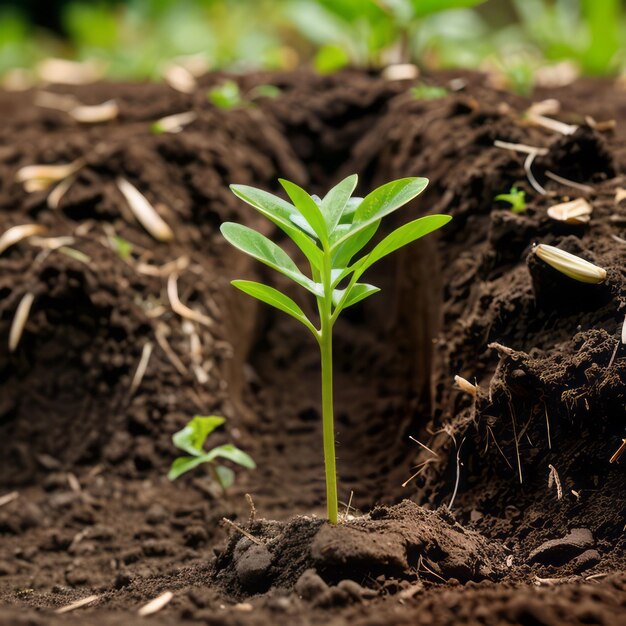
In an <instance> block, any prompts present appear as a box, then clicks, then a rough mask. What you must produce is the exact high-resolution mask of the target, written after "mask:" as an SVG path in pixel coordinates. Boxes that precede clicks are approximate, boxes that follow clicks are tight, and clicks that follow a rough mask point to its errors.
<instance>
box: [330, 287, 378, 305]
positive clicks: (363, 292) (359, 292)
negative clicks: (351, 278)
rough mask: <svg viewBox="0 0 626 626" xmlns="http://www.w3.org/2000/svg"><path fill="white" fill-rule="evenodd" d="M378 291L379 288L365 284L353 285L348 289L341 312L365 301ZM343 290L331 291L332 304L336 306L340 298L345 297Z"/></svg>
mask: <svg viewBox="0 0 626 626" xmlns="http://www.w3.org/2000/svg"><path fill="white" fill-rule="evenodd" d="M379 291H380V288H378V287H374V285H368V284H366V283H354V285H352V287H350V291H349V292H348V295H347V297H346V299H345V300H344V302H343V304H342V305H341V310H342V311H343V309H347V308H348V307H349V306H352V305H353V304H356V303H357V302H360V301H361V300H365V298H367V297H369V296H371V295H373V294H375V293H377V292H379ZM345 293H346V290H345V289H335V290H334V291H333V304H334V305H335V306H337V305H338V304H339V303H340V302H341V300H342V298H343V297H344V296H345Z"/></svg>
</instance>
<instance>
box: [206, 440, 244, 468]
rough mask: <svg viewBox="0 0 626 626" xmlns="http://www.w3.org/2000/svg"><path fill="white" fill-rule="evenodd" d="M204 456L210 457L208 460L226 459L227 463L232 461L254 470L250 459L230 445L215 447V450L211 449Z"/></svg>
mask: <svg viewBox="0 0 626 626" xmlns="http://www.w3.org/2000/svg"><path fill="white" fill-rule="evenodd" d="M206 456H207V458H208V457H210V460H213V459H217V458H222V459H227V460H228V461H232V462H233V463H237V465H241V466H242V467H247V468H248V469H254V468H255V467H256V463H255V462H254V460H253V459H252V457H251V456H250V455H249V454H247V453H246V452H244V451H243V450H240V449H239V448H238V447H237V446H234V445H233V444H232V443H225V444H224V445H223V446H217V448H213V450H211V451H210V452H209V453H208V454H207V455H206Z"/></svg>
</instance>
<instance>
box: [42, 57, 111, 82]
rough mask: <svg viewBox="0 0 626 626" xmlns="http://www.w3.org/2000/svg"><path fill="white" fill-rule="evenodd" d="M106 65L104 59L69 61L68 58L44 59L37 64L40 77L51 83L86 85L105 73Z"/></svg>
mask: <svg viewBox="0 0 626 626" xmlns="http://www.w3.org/2000/svg"><path fill="white" fill-rule="evenodd" d="M105 70H106V65H105V64H104V63H103V62H102V61H98V60H96V59H91V60H87V61H68V60H67V59H54V58H50V59H44V60H43V61H42V62H41V63H39V65H37V73H38V74H39V77H40V78H42V79H43V80H45V81H46V82H49V83H61V84H64V85H86V84H88V83H93V82H95V81H97V80H99V79H100V78H102V76H103V75H104V71H105Z"/></svg>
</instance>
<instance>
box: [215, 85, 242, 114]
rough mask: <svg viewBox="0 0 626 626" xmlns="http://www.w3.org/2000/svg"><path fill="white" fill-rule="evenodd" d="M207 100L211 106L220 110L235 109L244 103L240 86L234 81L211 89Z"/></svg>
mask: <svg viewBox="0 0 626 626" xmlns="http://www.w3.org/2000/svg"><path fill="white" fill-rule="evenodd" d="M207 98H208V99H209V102H210V103H211V104H213V105H214V106H216V107H218V108H219V109H234V108H235V107H238V106H241V104H242V103H243V99H242V97H241V91H240V90H239V85H238V84H237V83H236V82H235V81H233V80H227V81H225V82H223V83H222V84H221V85H218V86H217V87H213V88H212V89H209V91H208V93H207Z"/></svg>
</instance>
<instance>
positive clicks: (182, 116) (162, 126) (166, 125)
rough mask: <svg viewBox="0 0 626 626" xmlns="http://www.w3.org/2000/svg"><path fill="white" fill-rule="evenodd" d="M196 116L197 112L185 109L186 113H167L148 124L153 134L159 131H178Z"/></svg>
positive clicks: (159, 132)
mask: <svg viewBox="0 0 626 626" xmlns="http://www.w3.org/2000/svg"><path fill="white" fill-rule="evenodd" d="M197 118H198V116H197V114H196V113H194V112H193V111H187V112H186V113H176V114H175V115H168V116H166V117H162V118H161V119H160V120H157V121H156V122H154V124H152V126H150V130H151V131H152V132H153V133H154V134H155V135H158V134H161V133H179V132H180V131H181V130H183V128H184V127H185V126H187V125H189V124H191V123H192V122H194V121H195V120H196V119H197Z"/></svg>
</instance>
